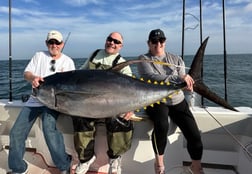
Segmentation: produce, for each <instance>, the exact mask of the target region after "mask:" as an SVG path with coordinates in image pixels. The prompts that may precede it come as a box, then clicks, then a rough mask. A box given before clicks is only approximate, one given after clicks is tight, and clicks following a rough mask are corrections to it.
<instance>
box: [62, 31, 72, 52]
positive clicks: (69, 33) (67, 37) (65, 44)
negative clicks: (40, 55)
mask: <svg viewBox="0 0 252 174" xmlns="http://www.w3.org/2000/svg"><path fill="white" fill-rule="evenodd" d="M70 34H71V32H69V33H68V35H67V37H66V40H65V43H64V46H63V48H62V50H61V51H63V49H64V48H65V45H66V43H67V41H68V39H69V37H70Z"/></svg>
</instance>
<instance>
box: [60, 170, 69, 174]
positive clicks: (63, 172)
mask: <svg viewBox="0 0 252 174" xmlns="http://www.w3.org/2000/svg"><path fill="white" fill-rule="evenodd" d="M60 174H70V171H68V170H64V171H61V172H60Z"/></svg>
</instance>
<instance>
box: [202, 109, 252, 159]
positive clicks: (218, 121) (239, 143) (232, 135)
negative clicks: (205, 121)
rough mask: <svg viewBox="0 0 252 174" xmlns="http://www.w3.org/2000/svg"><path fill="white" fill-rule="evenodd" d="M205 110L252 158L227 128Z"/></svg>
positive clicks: (251, 154) (251, 156) (249, 154)
mask: <svg viewBox="0 0 252 174" xmlns="http://www.w3.org/2000/svg"><path fill="white" fill-rule="evenodd" d="M204 110H205V111H206V112H207V113H208V114H209V115H210V116H211V117H212V118H213V119H214V120H215V121H216V122H217V123H218V124H219V125H220V126H221V127H222V128H223V129H224V130H225V131H226V132H227V133H228V134H229V135H230V136H231V137H232V138H233V140H234V141H235V142H236V143H237V144H238V145H240V146H241V147H242V149H243V150H244V151H245V152H246V153H247V154H248V156H249V157H250V158H252V153H251V152H250V151H248V149H247V148H246V147H245V146H244V145H243V144H242V143H241V142H240V141H239V140H238V139H237V138H236V137H235V136H234V135H233V134H232V133H231V132H230V131H229V130H228V129H227V128H226V127H225V126H223V125H222V124H221V122H219V121H218V120H217V119H216V118H215V117H214V116H213V114H211V113H210V112H209V111H208V110H207V109H206V108H204Z"/></svg>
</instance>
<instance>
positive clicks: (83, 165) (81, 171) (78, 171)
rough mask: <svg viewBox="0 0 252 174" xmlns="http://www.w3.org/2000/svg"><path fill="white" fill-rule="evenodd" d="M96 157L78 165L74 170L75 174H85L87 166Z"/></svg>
mask: <svg viewBox="0 0 252 174" xmlns="http://www.w3.org/2000/svg"><path fill="white" fill-rule="evenodd" d="M95 159H96V157H95V156H93V157H92V158H91V159H90V160H89V161H87V162H85V163H79V164H78V166H77V167H76V169H75V174H84V173H87V171H88V169H89V166H90V165H91V164H92V163H93V162H94V161H95Z"/></svg>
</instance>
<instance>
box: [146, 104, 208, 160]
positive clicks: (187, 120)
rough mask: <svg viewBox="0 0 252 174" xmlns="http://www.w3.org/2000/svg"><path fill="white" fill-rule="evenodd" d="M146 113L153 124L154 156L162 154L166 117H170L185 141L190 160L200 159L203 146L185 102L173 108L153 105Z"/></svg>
mask: <svg viewBox="0 0 252 174" xmlns="http://www.w3.org/2000/svg"><path fill="white" fill-rule="evenodd" d="M146 113H147V114H148V116H149V117H150V119H151V120H152V121H153V123H154V129H153V132H152V145H153V149H154V152H155V154H159V155H163V154H164V151H165V147H166V144H167V133H168V130H169V122H168V116H170V119H171V120H172V121H173V122H174V123H175V124H177V126H178V127H179V128H180V130H181V131H182V133H183V134H184V136H185V138H186V140H187V150H188V152H189V155H190V157H191V159H193V160H200V159H201V157H202V153H203V144H202V141H201V136H200V132H199V129H198V126H197V124H196V122H195V119H194V117H193V115H192V113H191V111H190V109H189V106H188V104H187V102H186V100H183V101H182V102H181V103H179V104H177V105H174V106H167V105H165V104H164V103H161V104H155V105H154V107H147V110H146Z"/></svg>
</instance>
